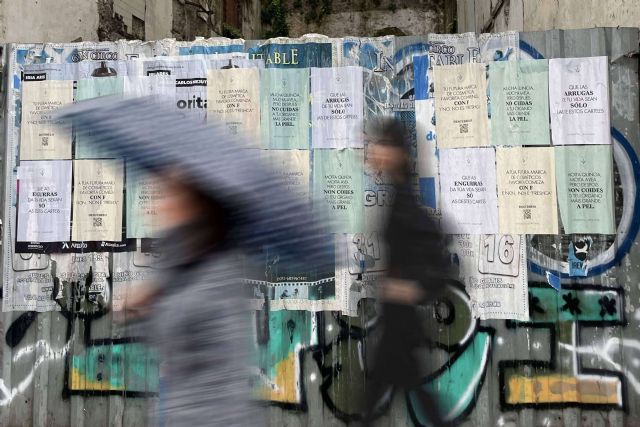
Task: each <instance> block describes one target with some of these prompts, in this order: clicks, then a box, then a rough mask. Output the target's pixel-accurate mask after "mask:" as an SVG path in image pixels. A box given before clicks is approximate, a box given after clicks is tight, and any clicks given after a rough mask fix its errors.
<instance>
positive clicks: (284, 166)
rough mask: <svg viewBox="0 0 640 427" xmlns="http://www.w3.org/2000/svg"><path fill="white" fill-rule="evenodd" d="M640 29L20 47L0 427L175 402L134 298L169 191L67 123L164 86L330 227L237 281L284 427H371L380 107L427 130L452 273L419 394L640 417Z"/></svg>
mask: <svg viewBox="0 0 640 427" xmlns="http://www.w3.org/2000/svg"><path fill="white" fill-rule="evenodd" d="M639 41H640V37H639V32H638V29H595V30H572V31H565V32H559V31H550V32H540V33H517V32H509V33H500V34H474V33H465V34H429V35H425V36H411V37H391V36H389V37H380V38H351V37H347V38H340V39H333V38H327V37H323V36H317V35H314V36H310V37H303V38H300V39H272V40H267V41H243V40H229V39H209V40H198V41H195V42H176V41H173V40H160V41H157V42H146V43H143V42H117V43H71V44H59V45H58V44H45V45H31V44H30V45H9V46H8V47H7V49H6V52H7V67H6V70H7V73H8V74H7V78H6V80H5V81H6V88H5V89H6V103H5V105H6V111H5V117H6V123H5V125H6V126H5V137H6V144H5V145H6V153H5V157H4V159H5V163H4V181H3V182H4V186H3V188H4V206H3V217H2V221H3V225H4V229H3V236H2V241H3V243H4V244H3V252H2V267H3V270H2V272H3V293H2V298H3V322H2V333H3V337H4V340H3V343H2V353H0V354H1V356H2V359H3V364H2V370H1V371H0V408H2V410H0V425H54V426H56V425H60V426H62V425H69V424H71V425H83V424H85V423H86V424H89V423H91V424H93V425H106V424H108V421H107V420H121V421H119V422H122V423H123V424H125V425H145V424H147V423H148V422H151V420H150V419H149V417H148V416H147V412H148V410H149V409H150V408H152V407H153V406H154V405H156V404H157V395H158V390H159V372H158V367H157V355H156V354H155V353H154V351H153V350H152V349H150V348H148V347H147V346H145V344H144V343H143V342H142V341H141V337H140V336H138V335H136V334H132V332H131V330H130V329H129V328H127V327H126V325H127V322H126V319H125V318H124V316H125V315H124V313H123V311H122V304H123V298H124V294H125V292H126V290H127V289H128V288H130V287H131V286H135V283H136V282H137V281H139V280H141V279H143V278H145V277H149V275H151V274H152V273H153V271H154V269H155V267H154V266H156V263H157V261H156V256H155V254H154V253H153V250H152V248H153V247H154V241H155V240H154V239H155V238H156V237H157V236H158V222H157V218H155V217H154V203H155V202H154V201H155V200H157V198H158V197H161V189H159V188H158V187H157V186H156V185H155V184H154V182H153V181H152V180H149V179H148V177H145V176H140V175H139V174H137V173H135V172H134V171H131V170H129V168H127V166H126V164H124V162H122V161H121V159H107V158H105V155H104V153H100V152H96V151H95V149H94V148H93V147H92V146H91V145H90V144H87V141H83V140H82V138H76V137H75V135H74V133H73V130H72V129H65V128H64V127H58V126H55V123H54V120H53V119H52V115H51V113H52V112H54V111H55V110H56V109H57V108H60V107H61V106H63V105H67V104H70V103H73V102H77V101H79V100H82V99H88V98H94V97H97V96H102V95H108V94H127V95H129V96H143V95H161V96H162V99H163V100H164V101H163V102H167V103H170V104H171V105H173V107H174V108H175V109H176V110H177V111H180V112H182V114H185V115H191V116H194V117H196V118H199V119H201V120H203V121H205V120H211V119H212V118H215V119H217V120H221V121H223V122H224V123H225V125H226V126H225V130H226V131H227V132H229V133H230V134H236V133H244V134H246V135H250V141H251V142H252V147H253V148H251V149H259V150H261V152H262V153H263V154H264V159H265V164H266V165H268V167H269V168H270V169H272V170H273V171H274V172H275V173H276V174H279V175H280V176H282V178H283V179H284V180H285V182H286V184H287V186H288V187H289V188H290V189H291V191H293V192H295V193H296V194H298V195H299V196H300V197H309V198H311V199H312V200H313V203H314V209H316V210H317V211H319V212H324V213H327V214H328V215H329V216H330V217H331V218H332V220H333V221H332V224H333V225H334V227H335V229H334V230H333V231H334V232H333V233H332V234H330V235H327V239H326V242H327V246H329V247H331V248H332V250H331V251H327V252H328V253H329V254H330V256H328V257H325V258H326V259H319V260H318V261H317V265H314V266H304V267H300V266H293V265H287V264H286V263H284V262H281V259H282V258H281V257H280V256H279V252H278V248H277V247H265V248H260V249H261V250H262V254H263V259H264V268H263V269H260V271H257V272H254V271H251V272H247V275H246V280H244V282H243V283H242V284H239V285H240V286H244V287H245V288H246V289H247V292H248V293H249V294H250V295H252V297H253V299H254V305H255V312H254V315H255V317H256V319H255V324H256V330H255V340H254V346H255V350H256V355H257V358H256V367H255V368H256V369H255V371H256V376H255V381H254V383H255V386H256V397H257V398H259V399H262V400H265V401H267V402H268V403H270V406H271V408H270V409H269V417H270V420H271V421H272V422H273V423H274V424H276V425H279V424H284V423H287V424H293V425H297V424H300V425H341V424H343V423H348V422H350V421H355V420H358V419H359V418H360V417H361V412H362V408H363V397H364V393H365V391H366V388H367V371H368V368H369V360H368V355H370V353H371V352H367V351H366V349H367V348H368V347H369V348H370V347H371V346H372V345H374V344H375V342H376V339H377V336H378V328H377V327H376V326H377V312H376V305H375V297H376V281H377V279H378V278H379V277H381V275H383V274H384V269H385V258H386V255H385V248H384V242H383V241H382V240H381V239H382V230H381V224H382V223H383V221H384V218H385V216H386V213H387V211H388V207H389V206H390V204H391V203H392V201H393V190H392V187H391V186H390V185H389V183H388V181H387V179H386V177H385V176H384V175H383V174H381V173H380V172H379V171H374V170H370V169H368V168H367V167H365V159H366V154H367V150H366V144H367V137H366V136H367V132H368V130H369V124H370V123H371V120H373V119H375V118H377V117H380V116H394V117H396V118H398V119H399V120H401V121H402V122H403V123H404V124H405V126H406V127H407V129H408V130H409V133H410V135H411V148H412V153H413V173H414V178H415V179H414V184H415V185H414V187H415V194H416V199H417V200H418V201H419V203H420V204H421V205H422V207H423V208H424V209H425V211H426V212H428V214H429V215H430V216H432V217H433V218H434V219H435V220H436V221H438V222H439V223H441V225H442V227H443V231H444V232H445V233H447V234H448V235H449V238H448V245H447V249H448V250H449V252H450V255H451V256H450V258H451V262H452V264H453V265H455V266H456V268H457V270H458V272H459V274H458V278H457V280H456V281H452V282H451V283H447V284H443V285H442V286H443V295H442V297H441V298H440V299H439V300H438V301H436V302H435V303H433V306H432V307H427V308H426V309H425V310H424V316H423V319H422V322H423V324H422V326H423V327H425V328H427V329H428V330H429V331H430V333H431V334H432V335H434V336H435V337H436V342H437V346H436V347H437V350H436V354H435V359H434V361H433V365H432V366H431V371H430V373H429V374H428V375H426V376H425V377H424V378H423V381H422V383H421V385H420V387H423V388H426V389H430V390H433V391H434V392H435V393H436V394H437V396H438V399H439V400H440V401H441V404H442V405H443V408H444V410H445V413H446V415H447V417H448V418H449V419H450V420H454V421H457V422H458V421H459V422H464V423H466V424H468V425H487V424H488V425H540V424H544V425H583V424H589V425H609V424H612V425H622V424H623V423H631V424H633V423H637V422H640V412H639V411H638V409H637V408H638V407H640V406H639V404H640V353H638V351H639V349H640V341H639V340H640V329H639V328H640V316H637V315H636V307H637V306H638V305H639V304H640V287H639V286H638V282H639V279H640V277H639V276H640V273H639V271H640V267H639V264H640V253H639V252H638V250H637V244H636V239H637V233H638V230H639V228H640V223H639V222H638V218H640V215H639V214H638V213H637V212H636V211H635V208H636V201H637V199H638V197H640V190H638V188H640V187H638V186H639V185H640V161H639V160H638V154H637V153H638V150H640V124H639V123H638V112H639V106H638V98H639V97H638V93H639V92H638V62H637V59H635V58H634V57H633V52H635V51H636V50H637V46H638V42H639ZM265 300H268V304H265ZM434 312H435V313H436V315H435V316H433V314H431V315H429V314H427V313H434ZM416 402H417V397H416V394H415V390H414V391H411V390H410V391H409V392H408V393H406V394H404V393H401V392H393V391H392V392H391V393H388V394H386V395H385V396H384V398H383V401H382V402H380V403H381V405H382V407H383V408H384V411H383V412H382V414H381V415H380V420H379V421H380V423H381V425H403V424H407V425H426V423H427V421H426V419H425V418H424V416H423V414H422V413H421V411H420V409H419V407H418V406H417V405H416Z"/></svg>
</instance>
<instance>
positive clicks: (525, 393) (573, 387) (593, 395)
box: [507, 375, 622, 406]
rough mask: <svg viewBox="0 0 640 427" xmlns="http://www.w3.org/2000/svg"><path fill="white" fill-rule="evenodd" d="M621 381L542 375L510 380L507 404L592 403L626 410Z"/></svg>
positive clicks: (515, 377)
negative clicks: (623, 404)
mask: <svg viewBox="0 0 640 427" xmlns="http://www.w3.org/2000/svg"><path fill="white" fill-rule="evenodd" d="M620 388H621V383H620V380H619V379H618V378H604V377H585V378H580V377H571V376H568V375H541V376H536V377H524V376H520V375H514V376H512V377H510V378H509V383H508V390H507V403H509V404H526V403H584V404H587V403H590V404H596V405H607V404H612V405H619V406H622V398H621V395H620Z"/></svg>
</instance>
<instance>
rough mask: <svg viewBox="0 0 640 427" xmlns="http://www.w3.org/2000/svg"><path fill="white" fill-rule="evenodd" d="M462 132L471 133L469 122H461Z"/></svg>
mask: <svg viewBox="0 0 640 427" xmlns="http://www.w3.org/2000/svg"><path fill="white" fill-rule="evenodd" d="M460 133H469V123H460Z"/></svg>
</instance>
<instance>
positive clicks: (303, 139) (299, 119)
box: [260, 68, 309, 150]
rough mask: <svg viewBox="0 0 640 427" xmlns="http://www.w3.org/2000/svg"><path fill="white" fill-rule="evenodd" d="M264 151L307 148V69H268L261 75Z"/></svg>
mask: <svg viewBox="0 0 640 427" xmlns="http://www.w3.org/2000/svg"><path fill="white" fill-rule="evenodd" d="M260 98H261V103H262V144H263V147H264V148H275V149H303V150H304V149H308V148H309V70H308V69H307V68H302V69H297V68H289V69H285V68H268V69H265V70H262V71H261V72H260Z"/></svg>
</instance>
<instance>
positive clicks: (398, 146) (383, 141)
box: [366, 118, 409, 179]
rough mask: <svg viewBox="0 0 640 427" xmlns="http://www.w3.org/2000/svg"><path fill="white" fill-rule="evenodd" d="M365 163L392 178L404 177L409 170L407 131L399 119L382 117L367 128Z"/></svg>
mask: <svg viewBox="0 0 640 427" xmlns="http://www.w3.org/2000/svg"><path fill="white" fill-rule="evenodd" d="M366 138H367V141H368V143H367V149H366V159H367V165H368V166H369V167H370V168H371V169H373V170H378V171H381V172H383V173H385V174H387V175H389V176H391V177H392V178H394V179H404V177H405V176H406V175H407V173H408V171H409V147H408V137H407V131H406V129H405V127H404V125H403V124H402V122H400V121H399V120H396V119H393V118H382V119H378V120H376V121H374V122H373V123H371V124H370V125H369V126H368V129H367V135H366Z"/></svg>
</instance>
